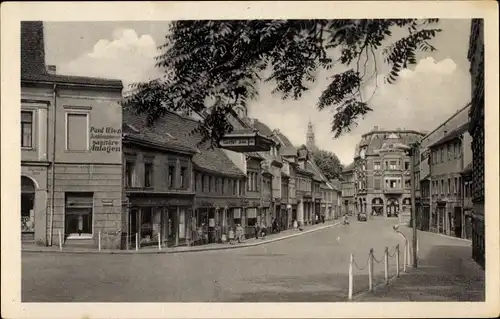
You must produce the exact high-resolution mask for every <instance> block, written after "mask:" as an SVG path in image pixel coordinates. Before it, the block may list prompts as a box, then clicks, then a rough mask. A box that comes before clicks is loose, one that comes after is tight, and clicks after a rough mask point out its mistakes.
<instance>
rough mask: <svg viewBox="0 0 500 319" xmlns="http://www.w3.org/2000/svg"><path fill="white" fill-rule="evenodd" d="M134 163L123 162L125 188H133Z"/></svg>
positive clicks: (129, 161) (130, 161)
mask: <svg viewBox="0 0 500 319" xmlns="http://www.w3.org/2000/svg"><path fill="white" fill-rule="evenodd" d="M134 176H135V162H134V161H132V160H126V161H125V187H134Z"/></svg>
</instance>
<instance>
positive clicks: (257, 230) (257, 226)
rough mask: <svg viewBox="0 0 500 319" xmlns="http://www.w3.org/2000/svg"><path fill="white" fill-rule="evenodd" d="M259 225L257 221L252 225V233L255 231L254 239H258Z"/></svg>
mask: <svg viewBox="0 0 500 319" xmlns="http://www.w3.org/2000/svg"><path fill="white" fill-rule="evenodd" d="M259 228H260V225H259V223H255V225H254V229H253V230H254V233H255V239H259V232H260V229H259Z"/></svg>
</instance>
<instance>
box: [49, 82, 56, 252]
mask: <svg viewBox="0 0 500 319" xmlns="http://www.w3.org/2000/svg"><path fill="white" fill-rule="evenodd" d="M52 95H53V101H54V107H53V108H52V109H53V114H54V126H53V128H52V158H51V161H50V167H51V185H50V226H49V246H52V235H53V231H54V193H55V180H56V172H55V170H56V168H55V162H56V123H57V112H56V106H57V84H55V83H54V88H53V89H52Z"/></svg>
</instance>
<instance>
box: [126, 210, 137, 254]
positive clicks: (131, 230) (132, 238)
mask: <svg viewBox="0 0 500 319" xmlns="http://www.w3.org/2000/svg"><path fill="white" fill-rule="evenodd" d="M138 220H139V209H137V208H132V209H131V210H130V212H129V223H128V240H127V242H128V247H129V248H133V247H135V242H136V239H137V236H136V234H138V233H139V223H138ZM138 235H140V234H138Z"/></svg>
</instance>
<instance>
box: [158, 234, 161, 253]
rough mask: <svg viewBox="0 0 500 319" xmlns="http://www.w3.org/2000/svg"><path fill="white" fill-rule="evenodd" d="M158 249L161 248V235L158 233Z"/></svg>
mask: <svg viewBox="0 0 500 319" xmlns="http://www.w3.org/2000/svg"><path fill="white" fill-rule="evenodd" d="M158 250H161V235H160V233H158Z"/></svg>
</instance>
